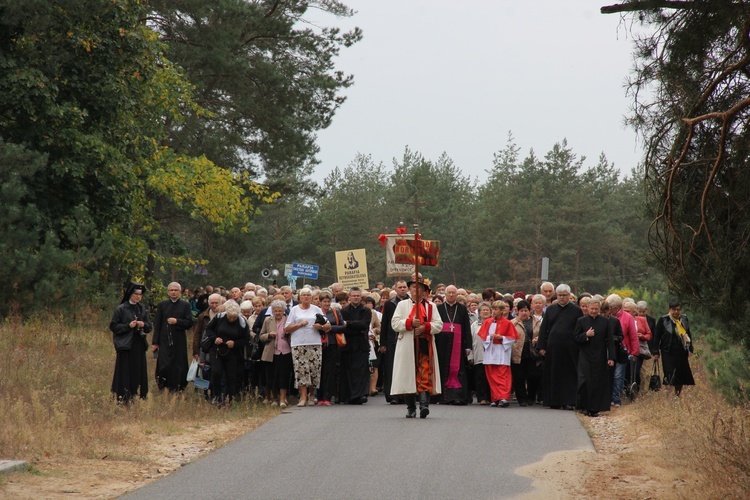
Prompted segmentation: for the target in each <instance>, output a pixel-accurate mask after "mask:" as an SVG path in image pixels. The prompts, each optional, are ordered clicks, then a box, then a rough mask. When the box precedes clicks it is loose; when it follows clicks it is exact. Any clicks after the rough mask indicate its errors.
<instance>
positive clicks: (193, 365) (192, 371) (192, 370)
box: [185, 360, 198, 382]
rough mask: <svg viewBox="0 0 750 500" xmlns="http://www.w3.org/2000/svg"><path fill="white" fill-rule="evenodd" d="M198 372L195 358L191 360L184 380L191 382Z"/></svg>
mask: <svg viewBox="0 0 750 500" xmlns="http://www.w3.org/2000/svg"><path fill="white" fill-rule="evenodd" d="M197 374H198V362H197V361H196V360H193V362H192V363H190V368H188V373H187V377H186V378H185V380H187V381H188V382H192V381H193V380H195V376H196V375H197Z"/></svg>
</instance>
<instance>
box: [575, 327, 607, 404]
mask: <svg viewBox="0 0 750 500" xmlns="http://www.w3.org/2000/svg"><path fill="white" fill-rule="evenodd" d="M592 327H593V328H594V336H593V337H587V336H586V331H587V330H588V329H589V328H592ZM574 335H575V340H576V342H577V343H578V405H577V406H578V408H580V409H581V410H589V411H609V403H610V400H611V399H612V391H610V389H609V366H608V365H607V360H610V359H611V360H612V361H614V359H615V342H614V338H613V335H612V324H611V323H610V322H609V321H608V320H607V318H604V317H602V316H597V317H596V318H592V317H591V316H583V317H581V318H579V319H578V321H577V322H576V329H575V334H574Z"/></svg>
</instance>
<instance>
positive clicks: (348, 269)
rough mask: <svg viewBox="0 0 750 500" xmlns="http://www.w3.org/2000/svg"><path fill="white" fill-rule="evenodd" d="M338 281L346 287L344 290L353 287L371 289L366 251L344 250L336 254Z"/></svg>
mask: <svg viewBox="0 0 750 500" xmlns="http://www.w3.org/2000/svg"><path fill="white" fill-rule="evenodd" d="M336 276H337V281H338V282H339V283H341V284H342V285H344V289H345V290H346V289H349V288H351V287H353V286H358V287H360V288H362V289H363V290H364V289H369V288H370V280H369V279H368V278H367V257H366V256H365V249H364V248H359V249H357V250H342V251H341V252H336Z"/></svg>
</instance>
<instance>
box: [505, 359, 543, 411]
mask: <svg viewBox="0 0 750 500" xmlns="http://www.w3.org/2000/svg"><path fill="white" fill-rule="evenodd" d="M510 372H511V375H512V377H513V391H514V392H515V393H516V399H517V400H518V402H519V403H520V402H526V403H528V404H534V403H535V402H536V396H537V392H538V391H539V383H540V382H541V370H540V369H539V367H538V366H536V360H534V359H522V360H521V362H520V363H519V364H515V363H513V364H511V365H510Z"/></svg>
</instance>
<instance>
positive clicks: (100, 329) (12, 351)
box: [0, 312, 276, 461]
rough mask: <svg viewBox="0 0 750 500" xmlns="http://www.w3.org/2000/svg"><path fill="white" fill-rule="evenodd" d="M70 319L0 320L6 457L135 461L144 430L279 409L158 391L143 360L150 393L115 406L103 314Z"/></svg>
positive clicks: (0, 434) (0, 410) (0, 432)
mask: <svg viewBox="0 0 750 500" xmlns="http://www.w3.org/2000/svg"><path fill="white" fill-rule="evenodd" d="M81 316H83V317H85V318H88V319H84V320H79V321H76V322H73V321H71V320H68V319H67V318H65V317H63V316H48V317H40V318H35V319H30V320H28V321H22V320H21V319H20V318H18V317H13V318H10V319H7V320H6V321H5V322H3V323H2V324H0V352H3V353H5V359H4V360H3V361H2V362H0V415H3V425H2V426H0V450H2V453H3V456H2V457H0V458H4V459H11V458H12V459H23V460H33V459H34V458H38V457H41V456H56V457H71V458H102V457H104V456H110V457H118V458H121V459H129V460H136V461H140V460H143V457H144V453H143V452H142V451H138V449H137V446H135V445H136V444H139V443H140V442H141V441H143V436H145V435H151V434H156V435H169V434H173V433H179V432H187V431H189V430H190V429H191V428H195V426H196V425H201V424H209V423H212V422H218V421H226V420H233V419H243V418H258V419H262V420H265V419H267V418H270V417H271V416H273V415H275V414H276V412H275V411H273V410H271V409H268V408H266V407H263V406H260V405H256V404H255V403H254V402H247V403H239V404H235V405H234V406H232V408H231V410H228V411H217V409H216V408H215V407H213V406H211V405H209V404H208V403H207V402H206V401H205V400H203V398H202V397H201V396H200V395H199V394H196V393H194V392H193V390H192V384H189V387H188V390H186V391H185V392H184V393H181V394H169V393H167V392H164V393H159V391H158V390H157V388H156V384H155V382H154V380H153V373H154V364H155V363H154V360H153V359H152V358H151V357H150V356H149V357H148V365H149V366H148V372H149V377H150V381H149V395H148V398H147V399H146V400H137V401H135V402H134V403H133V404H131V405H129V406H122V405H118V404H116V402H115V401H114V399H113V397H112V394H111V392H110V387H111V383H112V373H113V370H114V363H115V351H114V347H113V345H112V335H111V333H110V332H109V330H108V328H107V325H108V323H109V321H108V318H104V317H101V315H100V314H98V313H95V312H91V313H89V314H84V315H79V318H80V317H81Z"/></svg>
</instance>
